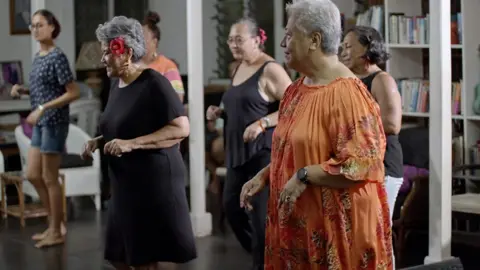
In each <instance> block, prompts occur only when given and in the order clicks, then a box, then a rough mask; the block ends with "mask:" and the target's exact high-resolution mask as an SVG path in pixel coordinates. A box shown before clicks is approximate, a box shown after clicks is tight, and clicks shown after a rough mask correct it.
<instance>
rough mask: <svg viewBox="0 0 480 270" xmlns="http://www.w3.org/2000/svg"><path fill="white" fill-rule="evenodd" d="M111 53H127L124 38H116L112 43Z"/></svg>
mask: <svg viewBox="0 0 480 270" xmlns="http://www.w3.org/2000/svg"><path fill="white" fill-rule="evenodd" d="M110 51H111V52H112V54H114V55H121V54H124V53H125V40H124V39H123V38H122V37H116V38H114V39H112V40H111V41H110Z"/></svg>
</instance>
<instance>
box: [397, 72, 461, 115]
mask: <svg viewBox="0 0 480 270" xmlns="http://www.w3.org/2000/svg"><path fill="white" fill-rule="evenodd" d="M397 85H398V90H399V91H400V95H401V96H402V111H403V112H405V113H428V111H429V96H430V95H429V93H430V82H429V81H428V80H423V79H398V80H397ZM461 97H462V83H461V82H453V83H452V101H451V103H452V108H451V110H452V115H460V114H462V110H461V106H460V105H461Z"/></svg>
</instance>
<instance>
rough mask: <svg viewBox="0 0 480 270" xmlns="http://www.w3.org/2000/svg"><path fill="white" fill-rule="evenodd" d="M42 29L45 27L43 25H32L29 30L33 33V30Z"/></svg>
mask: <svg viewBox="0 0 480 270" xmlns="http://www.w3.org/2000/svg"><path fill="white" fill-rule="evenodd" d="M42 27H43V24H30V25H29V26H28V29H30V31H31V30H35V29H40V28H42Z"/></svg>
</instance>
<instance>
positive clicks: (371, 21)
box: [356, 6, 384, 34]
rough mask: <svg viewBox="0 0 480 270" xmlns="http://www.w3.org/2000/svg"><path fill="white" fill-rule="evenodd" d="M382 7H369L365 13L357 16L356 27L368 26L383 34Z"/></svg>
mask: <svg viewBox="0 0 480 270" xmlns="http://www.w3.org/2000/svg"><path fill="white" fill-rule="evenodd" d="M383 14H384V13H383V6H371V7H370V8H369V9H368V10H367V11H365V12H364V13H362V14H358V15H357V22H356V25H357V26H370V27H373V28H375V29H376V30H377V31H378V32H380V33H382V34H383V22H384V19H383Z"/></svg>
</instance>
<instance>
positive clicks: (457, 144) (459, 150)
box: [452, 135, 465, 166]
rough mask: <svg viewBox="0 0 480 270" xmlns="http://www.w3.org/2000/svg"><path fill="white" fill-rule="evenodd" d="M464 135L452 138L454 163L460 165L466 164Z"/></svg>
mask: <svg viewBox="0 0 480 270" xmlns="http://www.w3.org/2000/svg"><path fill="white" fill-rule="evenodd" d="M464 156H465V155H464V147H463V136H462V135H457V136H453V138H452V165H453V166H459V165H463V164H465V160H464Z"/></svg>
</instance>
